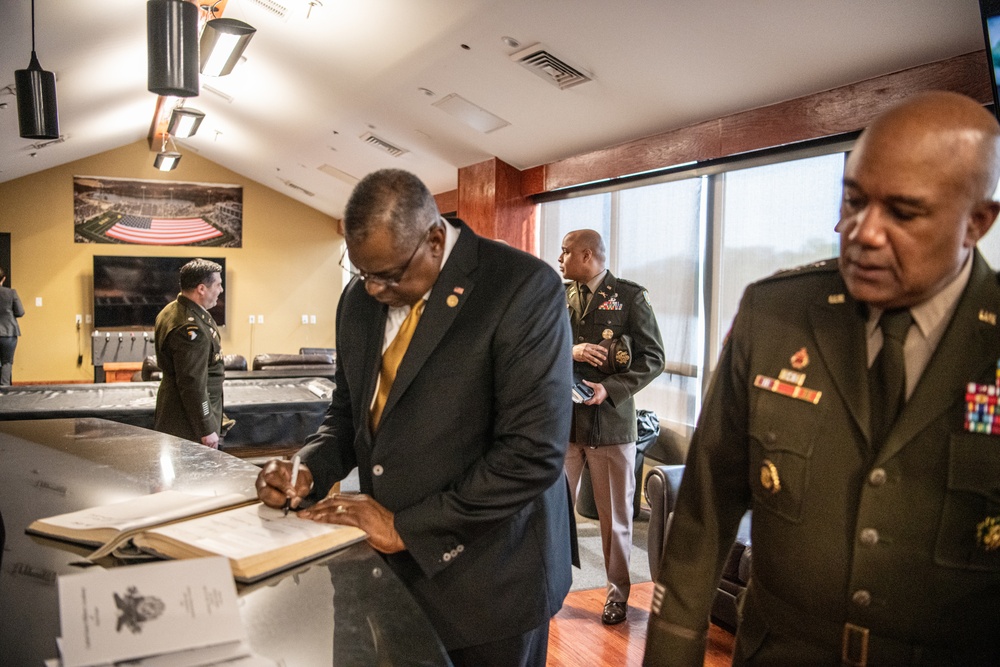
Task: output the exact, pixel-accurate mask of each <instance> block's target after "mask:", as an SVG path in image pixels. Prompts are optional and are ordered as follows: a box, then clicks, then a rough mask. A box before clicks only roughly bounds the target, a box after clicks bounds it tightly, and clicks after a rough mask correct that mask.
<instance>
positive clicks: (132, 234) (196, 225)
mask: <svg viewBox="0 0 1000 667" xmlns="http://www.w3.org/2000/svg"><path fill="white" fill-rule="evenodd" d="M104 235H105V236H108V237H110V238H113V239H118V240H119V241H125V242H126V243H143V244H146V245H186V244H189V243H197V242H198V241H207V240H209V239H214V238H215V237H217V236H222V232H220V231H219V230H218V229H216V228H215V227H213V226H212V225H210V224H208V223H207V222H205V221H204V220H202V219H201V218H147V217H144V216H138V215H126V216H125V217H123V218H122V219H121V220H119V221H118V222H117V223H115V225H114V226H113V227H111V229H109V230H108V231H106V232H104Z"/></svg>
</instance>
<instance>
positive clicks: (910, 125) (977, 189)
mask: <svg viewBox="0 0 1000 667" xmlns="http://www.w3.org/2000/svg"><path fill="white" fill-rule="evenodd" d="M904 149H905V153H906V156H907V159H908V160H911V161H913V162H919V161H924V162H932V163H933V164H934V165H935V169H937V170H946V171H947V174H948V175H949V176H950V177H951V178H952V179H954V183H955V184H956V185H960V186H961V188H962V189H964V190H965V193H966V194H967V195H968V196H969V197H972V198H974V199H989V198H991V197H992V196H993V192H994V190H995V189H996V185H997V181H998V179H1000V124H998V123H997V120H996V118H995V117H994V116H993V114H991V113H990V112H989V111H987V110H986V109H985V108H984V107H983V106H982V105H981V104H979V103H978V102H976V101H975V100H973V99H972V98H969V97H966V96H965V95H960V94H958V93H952V92H947V91H930V92H925V93H920V94H918V95H914V96H912V97H910V98H908V99H907V100H906V101H904V102H902V103H901V104H899V105H897V106H895V107H893V108H892V109H890V110H889V111H887V112H885V113H883V114H881V115H880V116H879V117H877V118H876V119H875V120H874V121H873V122H872V123H871V125H869V126H868V129H866V130H865V131H864V132H863V133H862V134H861V137H860V138H859V139H858V143H857V145H856V146H855V150H854V152H853V153H852V157H853V155H855V154H858V153H862V152H865V151H879V152H881V151H886V150H888V151H891V152H892V153H893V154H894V155H895V154H900V153H901V152H902V150H904ZM849 159H850V158H849Z"/></svg>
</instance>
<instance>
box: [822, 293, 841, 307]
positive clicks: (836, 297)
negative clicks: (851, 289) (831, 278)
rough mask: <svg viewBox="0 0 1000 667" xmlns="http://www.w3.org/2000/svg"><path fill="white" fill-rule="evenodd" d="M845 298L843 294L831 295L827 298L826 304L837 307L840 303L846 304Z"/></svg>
mask: <svg viewBox="0 0 1000 667" xmlns="http://www.w3.org/2000/svg"><path fill="white" fill-rule="evenodd" d="M845 300H846V299H845V297H844V295H843V294H831V295H829V296H828V297H826V302H827V303H829V304H830V305H837V304H838V303H844V301H845Z"/></svg>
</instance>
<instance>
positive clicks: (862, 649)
mask: <svg viewBox="0 0 1000 667" xmlns="http://www.w3.org/2000/svg"><path fill="white" fill-rule="evenodd" d="M840 661H841V663H843V664H845V665H850V667H866V666H867V665H868V628H862V627H861V626H860V625H854V624H853V623H845V624H844V636H843V640H842V641H841V644H840Z"/></svg>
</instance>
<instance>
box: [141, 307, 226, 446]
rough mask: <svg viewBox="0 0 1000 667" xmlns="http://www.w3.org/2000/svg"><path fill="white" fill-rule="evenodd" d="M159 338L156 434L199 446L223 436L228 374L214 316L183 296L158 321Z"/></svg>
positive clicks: (163, 311) (157, 337)
mask: <svg viewBox="0 0 1000 667" xmlns="http://www.w3.org/2000/svg"><path fill="white" fill-rule="evenodd" d="M155 335H156V363H157V365H158V366H159V367H160V368H161V369H162V371H163V379H162V380H161V381H160V388H159V391H158V392H157V394H156V416H155V423H154V427H153V428H155V429H156V430H157V431H160V432H162V433H169V434H171V435H176V436H178V437H180V438H185V439H187V440H193V441H195V442H201V439H202V438H203V437H204V436H206V435H210V434H212V433H220V434H221V430H220V429H221V424H222V383H223V381H224V380H225V375H226V371H225V365H224V362H223V359H222V342H221V341H220V340H219V329H218V326H217V325H216V324H215V320H214V319H213V318H212V315H211V314H210V313H209V312H208V311H206V310H205V309H204V308H202V307H201V306H200V305H198V304H196V303H195V302H194V301H191V300H190V299H188V298H187V297H186V296H184V295H182V294H178V295H177V299H176V300H175V301H172V302H170V303H168V304H167V306H166V307H165V308H164V309H163V310H162V311H160V314H159V315H157V316H156V329H155Z"/></svg>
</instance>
